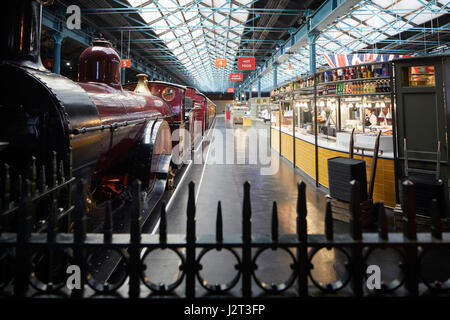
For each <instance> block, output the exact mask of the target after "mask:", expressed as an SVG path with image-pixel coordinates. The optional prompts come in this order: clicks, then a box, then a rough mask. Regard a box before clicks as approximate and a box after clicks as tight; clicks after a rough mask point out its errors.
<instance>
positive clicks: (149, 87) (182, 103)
mask: <svg viewBox="0 0 450 320" xmlns="http://www.w3.org/2000/svg"><path fill="white" fill-rule="evenodd" d="M138 78H139V81H138V83H129V84H126V85H124V88H125V89H127V90H134V92H146V93H149V94H151V95H153V96H158V97H161V98H162V99H164V100H165V101H166V102H167V103H168V104H169V105H170V107H171V109H172V111H173V113H174V116H173V117H172V118H171V120H170V121H169V125H170V127H171V131H172V138H173V139H172V143H173V145H172V147H173V148H175V146H177V145H178V147H177V148H176V149H174V150H178V152H179V154H177V156H179V157H180V158H181V157H182V155H183V152H185V151H190V150H191V149H193V148H194V147H195V146H196V145H197V144H198V143H199V142H200V140H201V138H202V136H203V135H204V134H205V132H206V130H207V129H209V128H211V127H212V125H213V121H214V118H215V114H216V106H215V104H214V103H213V102H212V101H211V100H210V99H208V98H207V97H206V95H204V94H203V93H201V92H199V91H198V90H197V89H195V88H193V87H188V86H183V85H179V84H175V83H169V82H164V81H147V79H146V75H143V74H142V75H138ZM194 126H197V128H194ZM178 129H184V130H186V131H188V132H189V136H190V141H187V143H183V142H186V141H183V139H187V138H186V137H184V136H182V135H181V133H182V132H183V130H178Z"/></svg>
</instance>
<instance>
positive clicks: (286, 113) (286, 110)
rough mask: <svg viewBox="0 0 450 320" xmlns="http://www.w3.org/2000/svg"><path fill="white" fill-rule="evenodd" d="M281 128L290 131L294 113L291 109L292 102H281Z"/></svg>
mask: <svg viewBox="0 0 450 320" xmlns="http://www.w3.org/2000/svg"><path fill="white" fill-rule="evenodd" d="M280 118H281V119H280V120H281V130H282V131H284V132H287V133H292V126H293V118H294V113H293V110H292V102H282V103H281V114H280Z"/></svg>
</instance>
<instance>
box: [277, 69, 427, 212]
mask: <svg viewBox="0 0 450 320" xmlns="http://www.w3.org/2000/svg"><path fill="white" fill-rule="evenodd" d="M391 69H392V68H391V64H390V63H370V64H363V65H358V66H348V67H342V68H335V69H330V70H325V71H323V72H318V73H316V74H314V75H308V76H306V77H302V78H297V79H294V80H293V81H292V82H291V83H290V84H285V85H282V86H280V87H278V88H275V89H274V90H272V92H271V97H270V100H271V104H272V106H273V105H275V104H276V105H277V106H278V109H274V108H272V129H271V134H272V135H271V139H272V140H271V143H272V147H273V148H274V149H276V150H278V151H279V152H280V154H282V155H283V156H284V157H285V158H286V159H288V160H290V161H292V163H293V164H294V165H295V166H296V167H298V168H300V169H301V170H303V171H304V172H305V173H306V174H308V175H309V176H310V177H312V178H313V179H315V180H316V183H317V185H323V186H325V187H328V173H327V172H328V169H327V159H329V158H332V157H337V156H343V157H348V156H349V147H350V134H351V132H352V130H354V131H355V135H354V143H355V146H356V147H358V146H360V147H364V148H367V149H370V148H373V146H374V143H375V140H376V137H377V133H378V132H379V131H380V130H381V132H382V135H381V137H380V150H381V155H380V159H379V162H380V164H381V165H380V166H381V167H382V169H378V171H377V179H378V180H376V181H379V182H381V183H380V184H376V186H375V193H374V199H378V200H383V201H385V204H386V205H389V206H392V207H393V206H395V184H394V175H393V172H394V170H393V167H394V160H393V151H394V149H393V129H392V128H393V119H392V114H393V103H392V100H393V95H392V92H391V88H392V77H391V75H392V72H391ZM419 71H420V70H419ZM417 74H419V73H418V72H416V73H413V76H412V77H410V78H411V79H413V80H415V81H418V80H417V77H415V75H417ZM275 110H276V111H275ZM356 150H357V151H356V153H355V154H356V156H357V157H359V156H362V154H363V153H364V151H363V149H362V148H361V149H359V150H360V152H359V151H358V149H356ZM365 155H366V156H370V152H366V154H365Z"/></svg>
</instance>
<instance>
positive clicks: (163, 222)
mask: <svg viewBox="0 0 450 320" xmlns="http://www.w3.org/2000/svg"><path fill="white" fill-rule="evenodd" d="M159 243H160V244H162V245H165V244H167V218H166V202H165V201H163V202H162V203H161V216H160V221H159Z"/></svg>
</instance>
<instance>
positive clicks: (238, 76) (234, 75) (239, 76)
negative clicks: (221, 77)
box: [230, 73, 244, 81]
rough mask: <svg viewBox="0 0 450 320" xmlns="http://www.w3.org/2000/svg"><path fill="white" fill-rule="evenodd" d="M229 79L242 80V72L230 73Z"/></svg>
mask: <svg viewBox="0 0 450 320" xmlns="http://www.w3.org/2000/svg"><path fill="white" fill-rule="evenodd" d="M230 81H244V75H243V74H242V73H231V74H230Z"/></svg>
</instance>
